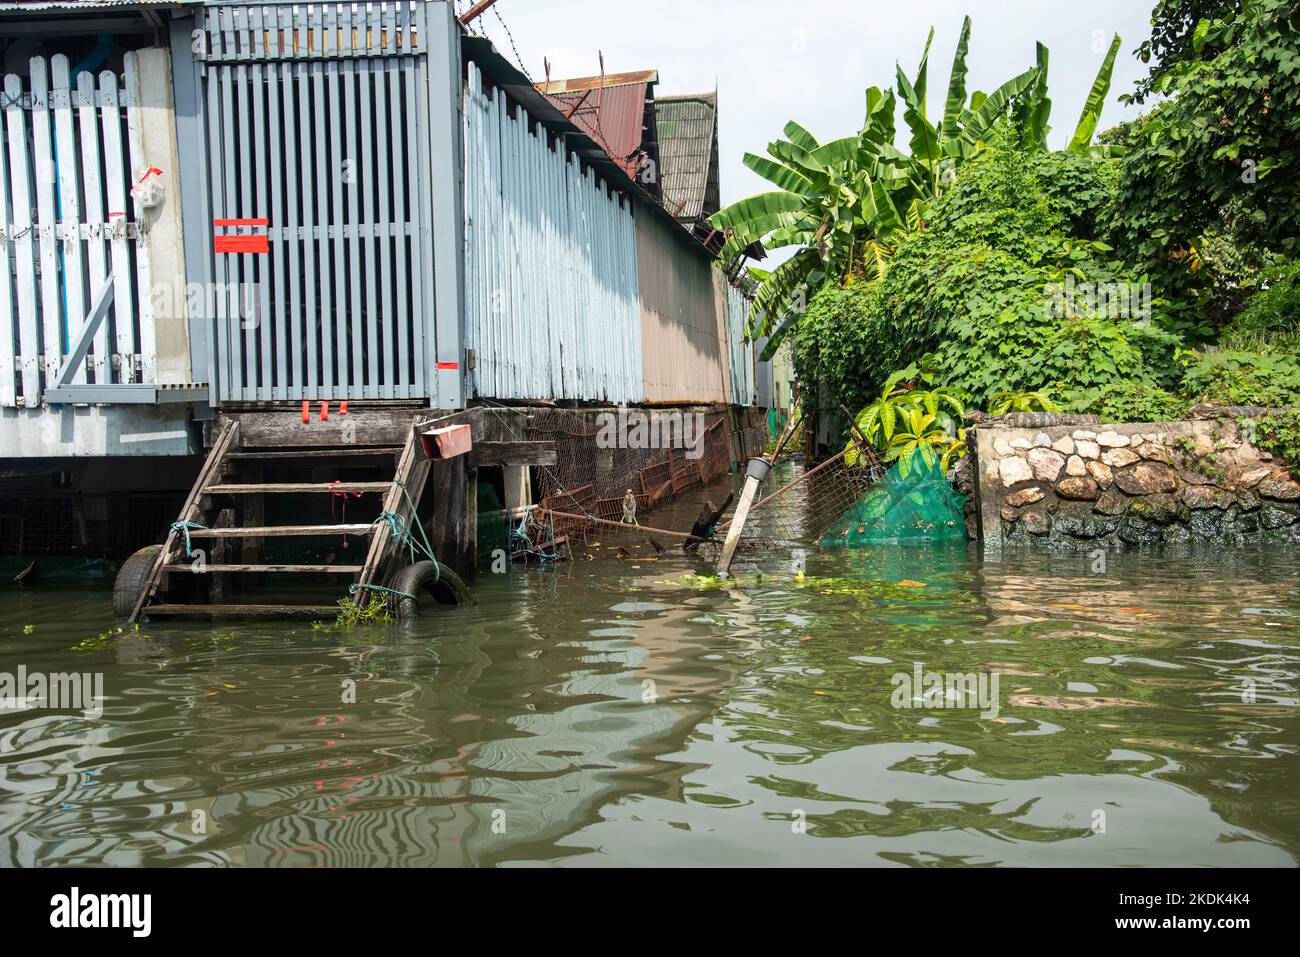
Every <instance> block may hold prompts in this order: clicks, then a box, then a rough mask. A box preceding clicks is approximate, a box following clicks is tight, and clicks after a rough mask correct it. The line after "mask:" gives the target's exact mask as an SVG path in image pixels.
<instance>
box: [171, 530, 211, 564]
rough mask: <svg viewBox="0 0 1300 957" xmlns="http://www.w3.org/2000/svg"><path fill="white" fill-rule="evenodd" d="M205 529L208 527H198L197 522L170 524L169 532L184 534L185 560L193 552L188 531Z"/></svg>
mask: <svg viewBox="0 0 1300 957" xmlns="http://www.w3.org/2000/svg"><path fill="white" fill-rule="evenodd" d="M207 527H208V526H206V525H200V524H199V523H198V522H172V527H171V530H172V531H173V532H184V533H185V557H186V558H189V557H190V556H191V555H193V554H194V550H193V549H192V548H190V529H191V528H202V529H206V528H207Z"/></svg>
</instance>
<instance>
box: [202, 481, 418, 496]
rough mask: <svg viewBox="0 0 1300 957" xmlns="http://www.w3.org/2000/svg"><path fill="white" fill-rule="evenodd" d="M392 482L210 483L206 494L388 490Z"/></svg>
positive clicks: (205, 491) (205, 490)
mask: <svg viewBox="0 0 1300 957" xmlns="http://www.w3.org/2000/svg"><path fill="white" fill-rule="evenodd" d="M392 484H393V483H392V482H329V483H317V482H299V483H292V482H289V483H276V484H268V483H261V482H259V483H249V484H247V485H209V486H208V487H207V488H205V489H204V490H203V492H204V494H205V495H262V494H275V493H283V494H296V493H299V492H387V491H388V489H389V486H391V485H392Z"/></svg>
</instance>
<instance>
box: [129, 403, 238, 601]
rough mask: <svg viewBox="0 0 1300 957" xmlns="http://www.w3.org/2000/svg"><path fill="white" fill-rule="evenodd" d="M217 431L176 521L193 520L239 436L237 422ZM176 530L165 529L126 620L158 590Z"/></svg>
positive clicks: (223, 425) (196, 519)
mask: <svg viewBox="0 0 1300 957" xmlns="http://www.w3.org/2000/svg"><path fill="white" fill-rule="evenodd" d="M219 429H220V431H218V433H217V438H216V441H215V442H213V443H212V450H211V451H210V452H208V457H207V460H206V461H205V462H204V463H203V468H201V469H200V470H199V476H198V478H197V479H195V480H194V486H193V487H192V488H191V489H190V493H189V495H187V496H186V498H185V504H184V505H182V506H181V512H180V519H179V520H180V521H183V522H197V521H198V519H199V503H200V502H201V501H202V499H203V489H204V487H205V486H207V485H209V484H211V482H212V479H213V477H214V476H216V475H220V474H221V463H222V461H223V460H224V459H225V457H226V453H227V452H228V451H229V450H230V447H231V445H233V444H234V442H235V440H236V438H237V437H238V436H239V423H238V422H235V421H227V422H224V423H222V424H221V425H220V426H219ZM179 534H180V533H179V532H177V531H176V530H175V529H171V530H169V531H168V532H167V538H166V540H165V541H164V542H163V547H162V551H160V552H159V553H158V559H157V561H155V562H154V566H153V571H151V572H150V573H149V584H148V585H146V586H145V589H144V591H143V592H141V593H140V597H139V598H138V599H137V600H136V603H135V608H133V609H132V610H131V617H130V619H129V620H130V621H135V620H136V619H138V618H139V617H140V611H141V609H142V608H143V607H144V606H145V604H146V603H147V602H148V601H149V599H151V598H152V597H153V596H154V595H155V594H156V593H157V591H158V580H159V578H160V577H161V576H162V569H163V566H164V565H166V564H167V563H168V561H169V559H170V558H171V550H172V548H173V547H174V546H175V544H176V537H177V535H179Z"/></svg>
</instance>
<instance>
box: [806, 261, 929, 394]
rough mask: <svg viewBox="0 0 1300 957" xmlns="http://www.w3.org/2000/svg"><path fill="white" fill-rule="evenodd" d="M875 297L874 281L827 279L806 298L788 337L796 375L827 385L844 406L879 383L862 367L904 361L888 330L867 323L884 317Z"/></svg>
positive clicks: (876, 388)
mask: <svg viewBox="0 0 1300 957" xmlns="http://www.w3.org/2000/svg"><path fill="white" fill-rule="evenodd" d="M879 297H880V286H879V284H877V283H870V282H853V283H850V284H849V285H847V286H841V285H840V284H839V283H835V282H830V283H827V284H826V285H824V286H823V287H822V288H821V289H820V290H819V291H818V292H817V294H816V295H815V296H813V297H812V300H811V301H810V302H809V303H808V311H807V313H806V314H805V315H804V317H803V319H802V320H800V322H799V334H798V337H797V339H795V341H794V346H795V348H794V360H795V365H796V367H797V368H798V369H799V374H800V377H801V378H803V379H805V380H807V381H817V382H824V383H827V384H829V385H832V386H833V387H834V389H835V391H836V392H837V393H838V398H839V399H840V400H841V401H842V402H843V403H844V404H845V405H847V406H848V407H849V408H850V409H856V408H859V407H860V406H862V405H863V404H865V403H866V402H867V400H868V399H869V398H870V397H872V396H874V395H875V394H876V393H878V392H879V391H880V387H881V385H883V383H877V382H876V381H874V379H873V378H872V377H871V376H870V375H868V374H866V372H867V370H871V369H884V370H888V369H896V368H898V367H900V366H902V365H903V364H904V363H903V362H902V361H901V359H900V353H899V350H898V346H897V343H896V342H895V341H894V340H893V339H892V338H891V337H890V336H889V333H888V330H887V329H883V328H879V327H877V326H875V325H873V323H875V322H879V321H882V320H883V319H884V317H885V311H884V310H883V309H881V308H879V306H878V304H877V300H878V299H879Z"/></svg>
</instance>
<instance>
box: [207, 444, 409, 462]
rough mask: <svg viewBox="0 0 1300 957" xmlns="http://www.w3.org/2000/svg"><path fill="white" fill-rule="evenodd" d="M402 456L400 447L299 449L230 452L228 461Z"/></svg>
mask: <svg viewBox="0 0 1300 957" xmlns="http://www.w3.org/2000/svg"><path fill="white" fill-rule="evenodd" d="M401 454H402V447H401V446H400V445H385V446H381V447H376V448H370V449H357V448H346V449H299V450H298V451H296V452H256V451H248V452H231V453H230V454H229V455H227V456H226V458H228V459H271V460H275V459H332V458H380V457H383V458H388V457H389V456H396V455H401Z"/></svg>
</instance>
